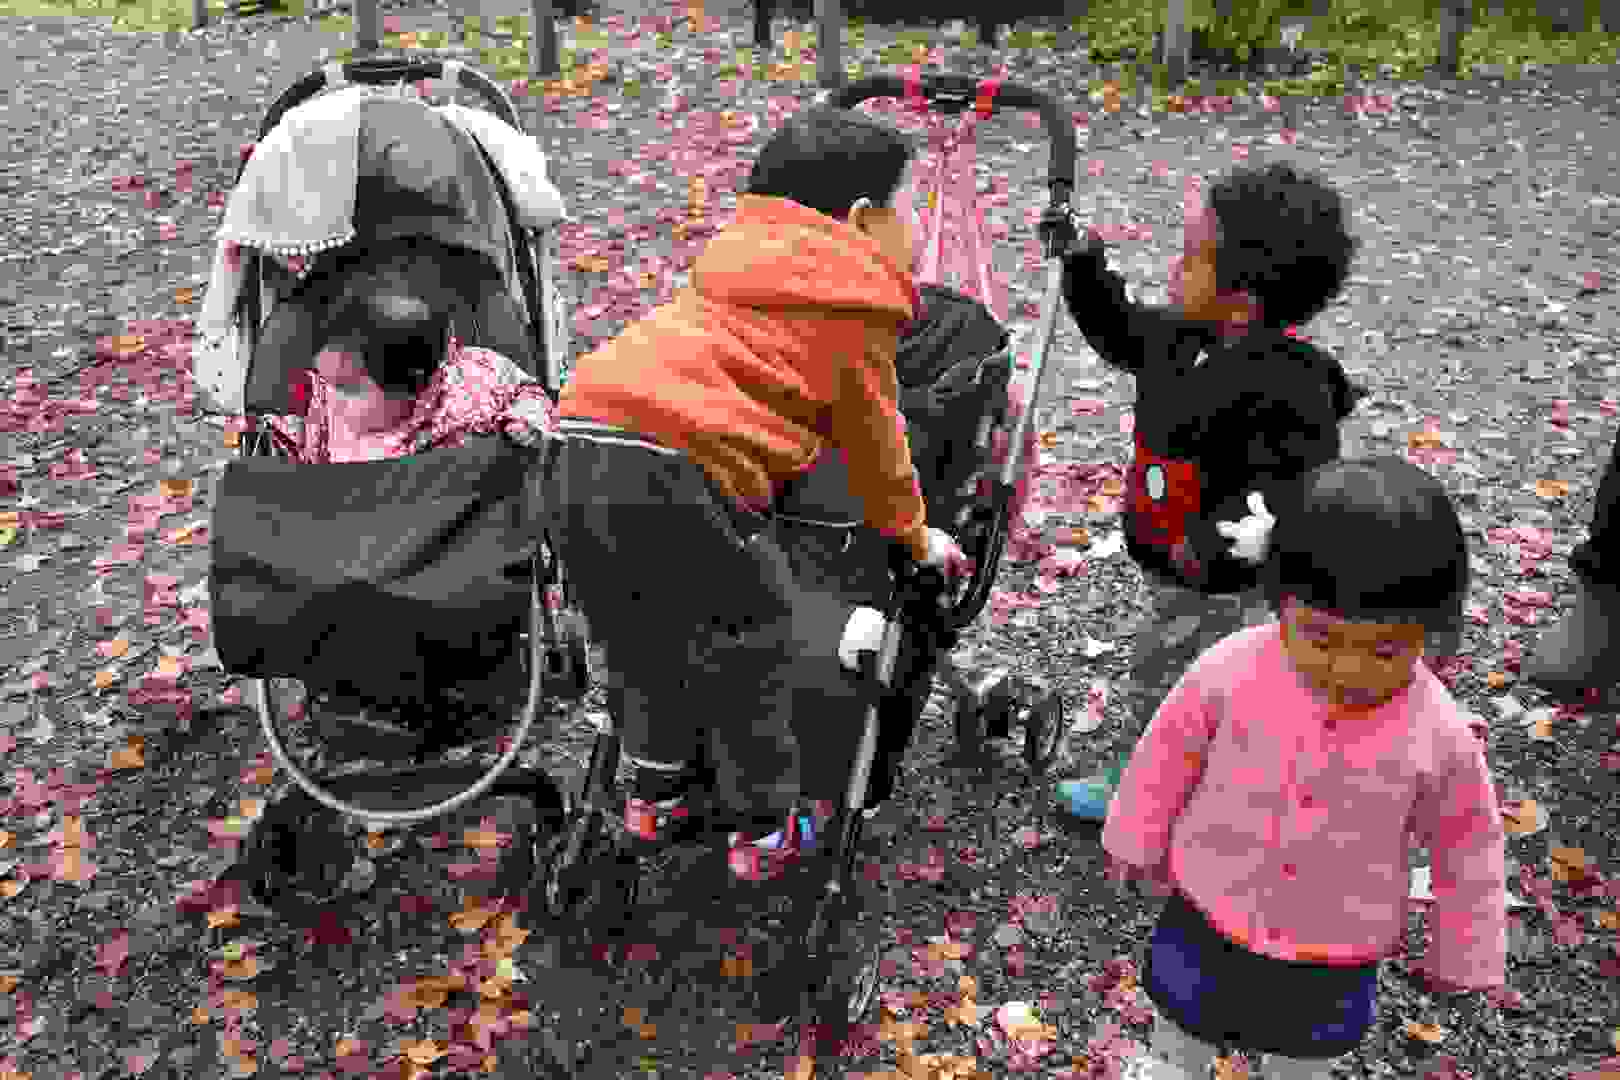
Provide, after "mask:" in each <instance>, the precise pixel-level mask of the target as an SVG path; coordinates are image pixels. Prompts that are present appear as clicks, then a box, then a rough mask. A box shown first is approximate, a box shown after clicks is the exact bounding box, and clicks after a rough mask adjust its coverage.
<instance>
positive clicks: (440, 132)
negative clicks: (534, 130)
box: [200, 87, 534, 413]
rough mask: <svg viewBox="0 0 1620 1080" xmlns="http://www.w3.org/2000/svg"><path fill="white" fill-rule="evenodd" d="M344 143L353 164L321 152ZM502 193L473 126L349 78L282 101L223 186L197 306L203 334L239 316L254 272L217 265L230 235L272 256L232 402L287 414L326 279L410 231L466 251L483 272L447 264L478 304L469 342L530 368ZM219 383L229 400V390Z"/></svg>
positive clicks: (265, 264) (335, 150) (512, 232)
mask: <svg viewBox="0 0 1620 1080" xmlns="http://www.w3.org/2000/svg"><path fill="white" fill-rule="evenodd" d="M333 128H336V129H337V130H336V131H335V132H334V131H332V130H330V129H333ZM350 128H352V136H351V135H350V134H349V133H348V129H350ZM351 147H352V156H353V165H352V166H346V165H335V164H334V163H333V159H332V155H333V154H343V153H347V152H349V148H351ZM318 155H324V156H325V157H324V160H323V158H322V157H320V156H318ZM506 196H507V193H506V192H505V191H503V188H502V182H501V180H500V179H499V177H498V174H497V173H496V171H495V169H494V167H493V164H492V162H491V159H490V157H489V156H488V155H487V154H486V152H485V151H484V149H483V148H482V146H481V145H480V143H479V142H478V140H477V139H476V138H475V137H474V136H473V134H472V133H470V132H469V131H468V130H466V129H465V128H463V127H462V126H459V125H458V124H457V123H455V122H454V121H453V120H452V119H451V115H450V114H447V113H445V112H441V111H439V110H436V109H434V108H432V107H430V106H428V105H426V104H424V103H422V102H419V101H414V100H410V99H407V98H400V97H392V96H386V95H383V94H381V93H379V92H377V91H375V90H370V89H367V88H363V87H352V88H347V89H345V90H339V91H336V92H334V93H331V94H328V95H326V96H325V97H323V98H318V99H316V100H314V101H311V102H309V103H306V104H305V105H301V106H299V107H298V108H295V109H293V110H291V111H289V112H288V114H287V115H286V116H285V117H284V118H283V119H282V121H281V123H280V124H279V125H277V128H276V130H275V131H273V132H272V133H271V135H270V137H268V138H266V139H265V140H264V142H263V143H262V144H261V145H260V146H259V147H258V148H257V149H256V150H255V152H254V154H253V156H252V157H251V158H249V160H248V162H247V165H246V167H245V168H244V170H243V173H242V178H241V181H240V183H238V185H237V187H236V189H235V190H234V191H233V192H232V194H231V197H230V202H229V204H228V205H227V209H226V216H225V224H224V225H222V226H221V229H220V243H219V248H220V250H219V252H217V254H216V264H215V270H214V276H213V279H212V281H211V282H210V285H209V292H210V295H209V298H208V302H207V307H206V308H205V311H204V318H203V322H204V331H205V334H207V333H208V331H209V330H210V329H212V330H213V331H214V332H216V333H217V332H219V326H218V325H217V323H218V320H220V319H221V318H223V319H224V320H225V321H226V322H227V323H229V322H230V321H231V320H232V319H236V318H241V317H242V304H243V300H244V298H245V297H244V292H243V290H244V288H252V287H253V284H254V282H253V280H252V275H249V274H245V273H244V272H243V270H242V269H237V270H234V271H233V270H232V269H231V268H230V267H229V265H228V264H229V263H230V262H231V261H233V260H232V259H231V258H230V256H229V255H228V253H227V244H228V243H230V242H232V241H234V242H236V243H240V244H242V245H244V246H247V247H250V248H253V249H254V250H257V251H259V252H263V253H265V254H268V255H269V256H271V258H269V259H265V260H263V261H262V262H261V264H260V266H261V269H262V273H263V275H264V276H263V285H264V286H265V288H266V291H267V292H268V293H269V296H270V298H271V299H272V301H273V304H274V306H273V308H272V310H271V311H270V312H269V313H268V317H267V318H266V319H265V321H264V323H263V325H262V327H261V328H260V329H261V333H260V335H259V338H258V340H257V341H256V342H255V344H254V348H253V350H252V355H251V356H250V357H248V358H246V364H247V371H246V373H245V375H244V376H243V380H244V382H245V387H244V390H243V401H242V404H243V411H246V412H252V413H257V412H291V411H293V402H292V399H291V397H290V395H289V394H288V388H289V387H290V386H292V385H293V384H294V380H293V378H292V376H293V375H294V374H295V373H296V372H297V371H298V370H299V369H301V368H304V367H307V366H308V365H309V361H310V359H311V357H312V356H313V354H314V352H315V350H317V349H318V348H319V345H320V342H319V341H317V340H315V338H316V336H317V333H318V324H319V315H320V313H321V308H322V306H323V305H324V304H325V303H326V302H327V301H328V300H329V299H330V295H329V293H330V291H331V285H332V282H333V280H334V279H335V278H337V277H340V276H341V275H342V274H343V272H344V270H345V268H346V266H347V265H349V264H350V263H351V262H352V260H353V259H354V258H356V257H358V256H360V255H362V254H364V253H365V252H367V251H369V250H373V249H375V248H376V247H377V246H379V245H383V246H387V245H390V244H396V245H397V243H398V242H400V241H403V240H406V239H408V238H422V239H426V240H431V241H436V242H437V243H439V244H442V245H444V246H446V247H449V248H455V249H461V250H464V251H466V252H468V253H471V254H473V255H475V256H477V257H478V258H477V260H476V261H477V263H478V264H479V265H481V266H482V267H484V268H485V272H484V273H483V274H473V275H470V276H469V275H467V274H465V273H463V272H461V269H460V268H458V271H457V273H456V274H455V277H456V278H457V284H458V286H460V287H461V290H462V292H463V293H464V294H465V296H466V300H467V303H468V307H469V308H470V309H472V310H474V311H478V312H480V313H481V318H480V319H479V320H478V321H479V323H480V326H479V330H480V334H481V336H482V338H483V340H479V341H473V342H469V343H471V344H483V345H487V346H488V347H490V348H494V349H496V350H497V351H500V352H503V353H506V354H507V355H509V356H510V357H511V358H512V359H513V360H515V361H517V362H518V363H519V365H520V366H522V367H523V368H525V370H530V371H532V370H533V367H534V358H533V356H532V348H531V347H530V346H529V344H528V342H527V339H526V337H525V335H524V332H523V326H524V324H525V323H526V322H527V320H528V319H529V317H530V313H529V312H528V311H527V310H526V304H525V301H524V296H523V291H522V289H521V288H520V287H519V285H518V283H517V281H516V262H517V260H516V254H515V244H516V243H517V242H518V239H519V238H518V236H517V234H516V227H515V223H514V221H513V219H512V210H511V208H510V206H509V204H508V202H507V198H506ZM346 233H347V234H348V238H347V239H346V240H345V239H343V237H344V236H345V234H346ZM317 236H319V237H322V238H321V239H317V238H316V237H317ZM294 255H298V256H302V257H303V258H304V259H305V265H304V266H303V267H302V268H301V269H296V265H297V264H292V265H291V266H289V260H290V259H291V257H292V256H294ZM236 261H237V262H238V263H239V265H240V264H241V263H245V262H246V260H236ZM503 298H504V299H503ZM200 381H201V380H200ZM219 390H220V392H219V393H218V394H216V396H217V397H219V398H220V399H222V400H228V399H229V397H230V394H231V391H232V388H229V387H224V388H219Z"/></svg>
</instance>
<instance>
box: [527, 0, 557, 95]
mask: <svg viewBox="0 0 1620 1080" xmlns="http://www.w3.org/2000/svg"><path fill="white" fill-rule="evenodd" d="M532 12H533V14H532V15H531V18H533V20H534V33H533V34H531V35H530V37H531V38H532V39H533V41H534V44H533V45H532V46H531V48H532V49H533V50H534V52H533V55H532V58H531V59H530V61H529V63H530V66H531V71H532V74H533V77H534V79H535V81H536V82H538V81H539V80H541V79H549V78H552V77H554V76H555V75H557V74H558V73H559V72H561V71H562V57H561V56H560V55H559V52H560V50H559V47H558V44H557V5H556V0H534V2H533V5H532ZM534 100H535V101H536V102H538V101H539V100H540V95H539V94H538V93H536V94H535V95H534Z"/></svg>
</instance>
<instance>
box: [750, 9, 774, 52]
mask: <svg viewBox="0 0 1620 1080" xmlns="http://www.w3.org/2000/svg"><path fill="white" fill-rule="evenodd" d="M772 5H773V0H754V48H756V49H758V50H759V52H760V62H761V63H768V62H769V61H770V53H771V8H772Z"/></svg>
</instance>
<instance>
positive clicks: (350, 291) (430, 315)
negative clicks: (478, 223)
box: [269, 238, 557, 464]
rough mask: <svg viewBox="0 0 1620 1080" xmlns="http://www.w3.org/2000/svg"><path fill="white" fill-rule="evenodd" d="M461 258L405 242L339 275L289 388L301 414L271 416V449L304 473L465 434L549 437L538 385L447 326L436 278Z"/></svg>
mask: <svg viewBox="0 0 1620 1080" xmlns="http://www.w3.org/2000/svg"><path fill="white" fill-rule="evenodd" d="M462 257H463V253H460V252H455V251H452V250H451V249H449V248H447V247H445V246H444V245H441V244H437V243H435V242H431V241H427V240H421V239H417V238H410V239H408V240H405V241H395V242H393V243H391V244H388V245H383V246H380V247H379V248H378V249H377V250H375V251H373V252H369V253H366V254H363V255H361V256H360V257H359V261H358V263H357V264H351V266H350V267H347V268H345V272H344V274H343V277H342V279H341V285H340V286H339V287H338V288H337V289H336V290H335V296H333V297H332V300H331V303H330V305H329V307H328V308H327V315H326V317H325V319H324V321H323V322H322V324H321V329H320V331H319V346H318V350H319V351H318V353H317V355H316V356H315V357H314V358H313V361H312V363H313V366H312V367H311V368H310V369H309V370H308V371H306V372H305V373H304V379H303V382H302V383H301V384H300V385H299V386H298V387H297V388H296V390H295V398H298V399H301V400H300V401H299V404H300V405H301V406H302V410H303V411H302V412H301V413H297V414H287V415H280V416H273V417H270V418H269V422H270V428H271V432H272V435H273V437H274V438H275V440H276V442H277V445H278V446H280V447H281V448H282V449H284V450H285V451H286V452H287V453H288V454H289V455H290V456H291V457H292V458H293V459H294V460H295V461H300V462H304V463H311V464H313V463H328V462H353V461H378V460H382V459H385V458H396V457H405V456H408V455H412V454H420V453H424V452H426V451H428V450H434V449H440V448H445V447H455V446H460V445H462V443H463V442H464V441H465V440H466V439H467V438H468V437H469V436H473V435H493V434H501V435H505V436H506V437H507V438H510V439H512V440H514V441H516V442H518V443H520V444H522V445H525V446H539V445H540V444H541V442H542V441H543V440H544V439H545V438H546V437H547V436H548V435H550V434H551V433H552V432H554V431H555V430H556V426H557V418H556V409H555V407H554V406H553V404H552V401H551V398H550V397H549V396H548V395H547V393H546V390H545V387H544V385H543V384H542V383H541V382H540V381H539V380H538V379H536V378H535V377H534V376H532V375H530V374H529V373H527V372H525V371H524V370H523V369H522V368H520V367H518V366H517V364H516V363H514V362H513V361H512V360H510V359H508V358H507V357H505V356H503V355H501V354H500V353H498V352H495V351H493V350H491V349H485V348H478V347H472V346H464V345H462V344H461V341H460V339H459V337H458V335H457V334H456V332H455V329H456V326H455V324H456V322H457V319H458V317H459V316H460V313H461V312H463V311H464V310H465V304H464V303H463V299H462V298H461V297H460V296H459V295H458V294H457V292H456V290H455V289H454V288H452V287H451V286H449V285H448V284H447V280H446V279H447V276H448V275H449V274H450V273H452V272H453V267H454V266H455V265H456V264H457V263H458V261H459V260H460V259H461V258H462ZM333 276H334V277H336V276H337V275H336V274H334V275H333Z"/></svg>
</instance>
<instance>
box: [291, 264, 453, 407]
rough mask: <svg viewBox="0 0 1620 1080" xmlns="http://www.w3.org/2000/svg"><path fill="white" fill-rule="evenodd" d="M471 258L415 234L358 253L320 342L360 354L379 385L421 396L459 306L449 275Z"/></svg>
mask: <svg viewBox="0 0 1620 1080" xmlns="http://www.w3.org/2000/svg"><path fill="white" fill-rule="evenodd" d="M471 263H472V260H470V259H469V258H468V257H467V254H466V253H464V252H461V251H459V250H458V249H453V248H449V247H447V246H445V245H442V244H438V243H434V242H430V241H424V240H419V239H416V238H411V239H409V240H398V241H394V242H391V243H388V244H383V245H379V246H378V247H376V248H375V249H373V250H371V251H369V252H365V253H363V254H360V255H358V256H357V257H355V258H354V259H353V260H352V261H351V262H350V263H349V264H348V265H347V266H346V267H345V268H344V270H345V272H344V274H343V276H342V277H341V278H340V279H339V282H340V283H339V284H338V286H337V288H336V289H335V290H334V293H335V295H334V297H333V300H332V303H331V307H330V308H329V310H328V313H327V318H326V323H325V327H324V332H323V334H322V345H323V347H332V346H346V347H349V348H351V349H352V350H353V351H354V352H357V353H359V354H360V355H361V356H362V358H363V362H364V364H365V368H366V374H367V375H369V376H370V377H371V378H372V380H373V381H374V382H376V383H377V384H378V385H380V386H381V387H382V388H383V389H384V390H387V391H390V392H392V393H405V394H419V393H421V392H422V390H423V389H424V388H425V387H426V386H427V384H428V381H429V380H430V379H431V378H432V377H433V373H434V372H435V371H436V370H438V367H439V365H440V364H441V363H443V362H444V358H445V354H446V352H447V350H448V348H449V343H450V333H451V327H452V324H453V322H455V321H457V320H456V319H455V318H454V316H456V315H458V314H462V309H463V307H464V306H465V304H464V298H463V297H462V296H461V295H460V293H459V291H458V290H457V289H456V288H455V285H454V279H455V276H456V275H457V274H458V273H464V272H467V271H468V270H470V268H471Z"/></svg>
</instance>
